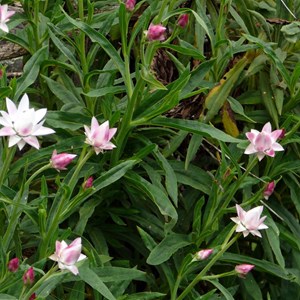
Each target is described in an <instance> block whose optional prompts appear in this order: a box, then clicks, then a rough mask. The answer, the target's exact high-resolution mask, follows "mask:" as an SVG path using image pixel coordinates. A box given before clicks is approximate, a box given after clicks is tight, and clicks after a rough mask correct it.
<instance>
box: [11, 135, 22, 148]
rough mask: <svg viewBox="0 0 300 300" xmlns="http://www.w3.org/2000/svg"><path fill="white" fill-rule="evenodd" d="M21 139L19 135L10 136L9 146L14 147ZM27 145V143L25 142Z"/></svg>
mask: <svg viewBox="0 0 300 300" xmlns="http://www.w3.org/2000/svg"><path fill="white" fill-rule="evenodd" d="M20 141H21V138H20V137H19V136H18V135H12V136H10V137H9V141H8V147H12V146H14V145H16V144H17V143H19V142H20ZM24 145H25V143H24Z"/></svg>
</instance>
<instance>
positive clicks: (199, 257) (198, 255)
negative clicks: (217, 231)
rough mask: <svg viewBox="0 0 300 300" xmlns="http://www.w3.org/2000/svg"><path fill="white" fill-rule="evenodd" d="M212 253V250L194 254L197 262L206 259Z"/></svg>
mask: <svg viewBox="0 0 300 300" xmlns="http://www.w3.org/2000/svg"><path fill="white" fill-rule="evenodd" d="M213 252H214V250H213V249H203V250H200V251H198V252H197V253H196V259H197V260H204V259H207V258H208V257H209V256H210V255H211V254H212V253H213Z"/></svg>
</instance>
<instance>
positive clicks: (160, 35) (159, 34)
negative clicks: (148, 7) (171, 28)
mask: <svg viewBox="0 0 300 300" xmlns="http://www.w3.org/2000/svg"><path fill="white" fill-rule="evenodd" d="M166 30H167V28H166V27H164V26H162V25H160V24H158V25H153V24H152V23H151V24H150V26H149V28H148V31H147V38H148V40H149V41H164V40H165V31H166Z"/></svg>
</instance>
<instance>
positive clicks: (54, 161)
mask: <svg viewBox="0 0 300 300" xmlns="http://www.w3.org/2000/svg"><path fill="white" fill-rule="evenodd" d="M76 156H77V155H76V154H69V153H60V154H57V151H56V150H54V151H53V153H52V157H51V159H50V163H51V165H52V167H53V168H54V169H56V170H57V171H60V170H67V168H66V166H67V165H69V164H70V163H71V161H72V160H73V159H74V158H75V157H76Z"/></svg>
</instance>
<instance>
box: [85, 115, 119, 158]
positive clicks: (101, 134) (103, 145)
mask: <svg viewBox="0 0 300 300" xmlns="http://www.w3.org/2000/svg"><path fill="white" fill-rule="evenodd" d="M84 129H85V135H86V140H85V142H86V143H87V144H89V145H91V146H93V147H94V149H95V152H96V154H97V155H98V154H99V153H100V152H103V151H104V150H112V149H113V148H115V147H116V146H115V145H114V144H113V143H111V142H110V140H111V139H112V137H113V136H114V135H115V133H116V131H117V128H109V122H108V121H106V122H104V123H103V124H101V125H99V123H98V121H97V119H96V118H95V117H93V118H92V124H91V129H90V128H89V127H88V126H86V125H84Z"/></svg>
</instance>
